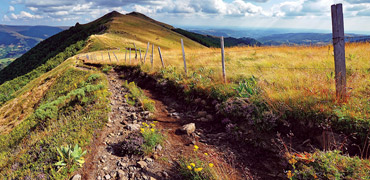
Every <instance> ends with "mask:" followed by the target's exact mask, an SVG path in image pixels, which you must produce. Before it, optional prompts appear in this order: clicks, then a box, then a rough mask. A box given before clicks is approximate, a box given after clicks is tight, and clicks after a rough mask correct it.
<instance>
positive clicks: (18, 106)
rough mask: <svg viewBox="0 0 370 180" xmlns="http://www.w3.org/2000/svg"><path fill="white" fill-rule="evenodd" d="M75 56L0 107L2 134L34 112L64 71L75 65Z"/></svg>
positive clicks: (31, 83) (0, 128)
mask: <svg viewBox="0 0 370 180" xmlns="http://www.w3.org/2000/svg"><path fill="white" fill-rule="evenodd" d="M74 60H75V59H74V58H70V59H68V60H66V61H65V62H64V63H62V64H61V65H60V66H58V67H57V68H55V69H54V70H53V71H50V72H48V73H45V74H44V75H42V76H40V77H39V78H37V79H35V80H33V81H31V82H30V83H28V84H27V85H26V86H25V87H23V88H22V89H20V90H19V91H17V92H16V93H15V95H16V98H14V99H12V100H10V101H8V102H6V103H5V104H4V105H2V106H1V107H0V134H7V133H9V132H10V131H11V130H12V129H13V128H14V127H16V126H17V125H18V124H20V123H21V122H22V121H23V120H25V119H26V118H27V117H28V116H29V115H31V114H32V113H33V112H34V110H35V109H34V107H35V106H37V104H38V103H39V102H40V101H41V100H42V98H43V96H44V95H45V93H46V92H47V91H48V89H49V88H50V87H51V86H52V85H53V84H54V82H55V79H57V78H58V77H59V76H60V75H62V73H63V72H64V71H65V70H66V69H67V67H70V66H72V65H73V61H74Z"/></svg>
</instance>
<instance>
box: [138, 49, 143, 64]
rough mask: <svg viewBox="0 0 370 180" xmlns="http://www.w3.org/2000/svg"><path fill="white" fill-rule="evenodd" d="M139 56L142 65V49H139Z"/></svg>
mask: <svg viewBox="0 0 370 180" xmlns="http://www.w3.org/2000/svg"><path fill="white" fill-rule="evenodd" d="M139 54H140V62H141V63H142V62H143V61H142V60H141V48H139Z"/></svg>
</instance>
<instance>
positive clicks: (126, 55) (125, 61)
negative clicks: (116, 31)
mask: <svg viewBox="0 0 370 180" xmlns="http://www.w3.org/2000/svg"><path fill="white" fill-rule="evenodd" d="M126 56H127V48H125V63H126Z"/></svg>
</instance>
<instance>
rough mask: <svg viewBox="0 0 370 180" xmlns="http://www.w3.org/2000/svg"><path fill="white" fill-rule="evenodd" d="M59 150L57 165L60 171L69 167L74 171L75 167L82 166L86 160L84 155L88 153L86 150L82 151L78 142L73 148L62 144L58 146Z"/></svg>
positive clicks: (69, 169)
mask: <svg viewBox="0 0 370 180" xmlns="http://www.w3.org/2000/svg"><path fill="white" fill-rule="evenodd" d="M57 151H58V155H59V156H58V160H59V161H58V162H57V163H55V164H54V165H55V166H58V167H59V171H60V170H62V169H64V168H65V169H67V170H68V171H69V172H73V171H74V170H75V168H77V167H82V165H83V164H84V163H85V160H84V158H83V157H82V156H84V155H85V154H86V151H82V148H81V147H79V146H78V144H76V145H75V146H74V148H73V149H72V146H70V145H67V146H61V147H60V148H57Z"/></svg>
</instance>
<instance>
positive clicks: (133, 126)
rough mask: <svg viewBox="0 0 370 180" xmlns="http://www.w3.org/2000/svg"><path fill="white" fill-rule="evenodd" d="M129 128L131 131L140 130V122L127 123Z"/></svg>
mask: <svg viewBox="0 0 370 180" xmlns="http://www.w3.org/2000/svg"><path fill="white" fill-rule="evenodd" d="M127 129H128V130H130V131H139V129H140V124H129V125H127Z"/></svg>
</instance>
